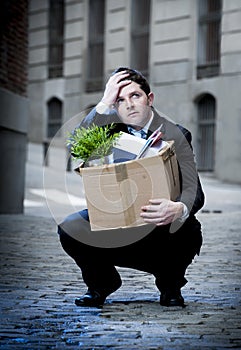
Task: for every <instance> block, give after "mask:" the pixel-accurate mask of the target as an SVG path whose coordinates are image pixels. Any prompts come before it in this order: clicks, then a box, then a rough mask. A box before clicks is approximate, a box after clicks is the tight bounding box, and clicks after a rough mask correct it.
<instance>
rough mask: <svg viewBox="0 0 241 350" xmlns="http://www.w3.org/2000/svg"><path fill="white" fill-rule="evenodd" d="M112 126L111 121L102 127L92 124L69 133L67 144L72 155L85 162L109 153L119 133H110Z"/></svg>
mask: <svg viewBox="0 0 241 350" xmlns="http://www.w3.org/2000/svg"><path fill="white" fill-rule="evenodd" d="M113 128H114V124H113V123H112V124H111V125H109V126H108V125H106V126H103V127H101V126H97V125H95V124H92V126H90V127H89V128H84V127H80V128H77V129H75V131H74V133H73V134H71V133H69V134H68V140H67V146H68V147H70V151H71V155H72V157H73V158H74V159H81V160H83V161H84V162H86V161H88V160H90V159H97V158H104V157H105V156H107V155H109V154H110V153H111V151H112V148H113V146H114V145H115V144H116V142H117V140H118V138H119V137H120V134H121V133H120V132H118V133H113V134H111V130H112V129H113Z"/></svg>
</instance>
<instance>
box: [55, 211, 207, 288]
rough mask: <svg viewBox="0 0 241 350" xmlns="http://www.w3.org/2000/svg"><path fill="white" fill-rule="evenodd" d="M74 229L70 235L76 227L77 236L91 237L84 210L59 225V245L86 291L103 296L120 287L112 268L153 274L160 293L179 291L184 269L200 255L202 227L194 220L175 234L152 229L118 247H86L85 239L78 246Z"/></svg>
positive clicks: (189, 221) (165, 227)
mask: <svg viewBox="0 0 241 350" xmlns="http://www.w3.org/2000/svg"><path fill="white" fill-rule="evenodd" d="M66 223H67V225H66ZM73 227H74V229H73V231H74V230H76V227H78V228H77V229H78V230H79V232H81V230H85V231H86V232H87V233H86V234H87V236H88V234H90V232H91V230H90V226H89V223H88V212H87V210H84V211H81V212H79V213H75V214H73V215H71V216H69V217H68V218H67V219H66V220H65V221H64V222H63V223H62V224H60V225H59V227H58V233H59V237H60V242H61V244H62V247H63V249H64V250H65V251H66V253H67V254H68V255H69V256H71V257H72V258H73V259H74V260H75V262H76V264H77V265H78V266H79V267H80V269H81V271H82V277H83V280H84V282H85V284H86V285H87V287H88V288H90V289H94V290H97V291H99V292H101V293H106V294H110V293H111V292H112V291H114V290H115V289H117V288H118V287H119V286H120V284H121V278H120V275H119V273H118V271H117V270H116V268H115V266H120V267H128V268H133V269H137V270H140V271H145V272H149V273H151V274H153V275H154V276H155V278H156V279H155V283H156V286H157V288H158V289H159V290H160V291H162V290H164V289H165V288H181V287H182V286H184V285H185V284H186V282H187V280H186V278H185V272H186V269H187V267H188V265H190V264H191V262H192V260H193V258H194V257H195V255H196V254H199V251H200V248H201V245H202V234H201V225H200V223H199V221H198V220H197V219H196V218H195V217H190V218H188V219H187V220H186V222H185V223H184V224H183V225H182V226H180V228H179V229H178V230H177V231H176V232H175V233H170V226H169V225H168V226H160V227H155V228H154V229H153V230H152V231H151V232H150V233H149V234H147V235H144V237H143V238H141V239H139V240H136V241H135V242H133V243H131V244H128V245H124V246H117V247H113V246H112V247H104V246H93V245H91V244H88V240H87V239H84V240H83V241H82V242H81V241H80V240H79V239H76V235H73V234H72V228H73ZM88 230H89V232H88ZM110 232H111V231H108V233H109V234H110ZM123 232H124V231H123ZM136 232H138V228H137V229H136ZM98 235H101V232H98ZM73 237H75V238H73ZM86 241H87V243H86Z"/></svg>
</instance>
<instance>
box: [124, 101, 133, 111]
mask: <svg viewBox="0 0 241 350" xmlns="http://www.w3.org/2000/svg"><path fill="white" fill-rule="evenodd" d="M132 107H133V102H132V100H131V99H127V100H126V108H127V109H130V108H132Z"/></svg>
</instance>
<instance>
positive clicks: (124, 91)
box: [118, 81, 144, 97]
mask: <svg viewBox="0 0 241 350" xmlns="http://www.w3.org/2000/svg"><path fill="white" fill-rule="evenodd" d="M135 91H136V92H137V91H139V92H144V91H143V90H142V89H141V87H140V85H139V84H137V83H136V82H134V81H132V82H131V83H130V84H128V85H126V86H123V88H121V89H120V92H119V95H118V97H125V96H128V95H130V94H132V93H133V92H135Z"/></svg>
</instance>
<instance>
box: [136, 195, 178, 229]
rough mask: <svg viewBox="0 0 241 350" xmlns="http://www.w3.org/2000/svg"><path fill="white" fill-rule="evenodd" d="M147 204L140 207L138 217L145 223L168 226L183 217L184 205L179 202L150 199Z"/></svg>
mask: <svg viewBox="0 0 241 350" xmlns="http://www.w3.org/2000/svg"><path fill="white" fill-rule="evenodd" d="M149 203H150V204H149V205H144V206H143V207H141V210H142V211H141V214H140V216H141V217H142V218H143V219H144V221H145V222H146V223H149V224H155V225H156V226H163V225H168V224H170V223H172V222H173V221H174V220H176V219H178V218H180V217H182V215H183V208H184V205H183V203H181V202H173V201H171V200H168V199H165V198H161V199H150V200H149Z"/></svg>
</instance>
